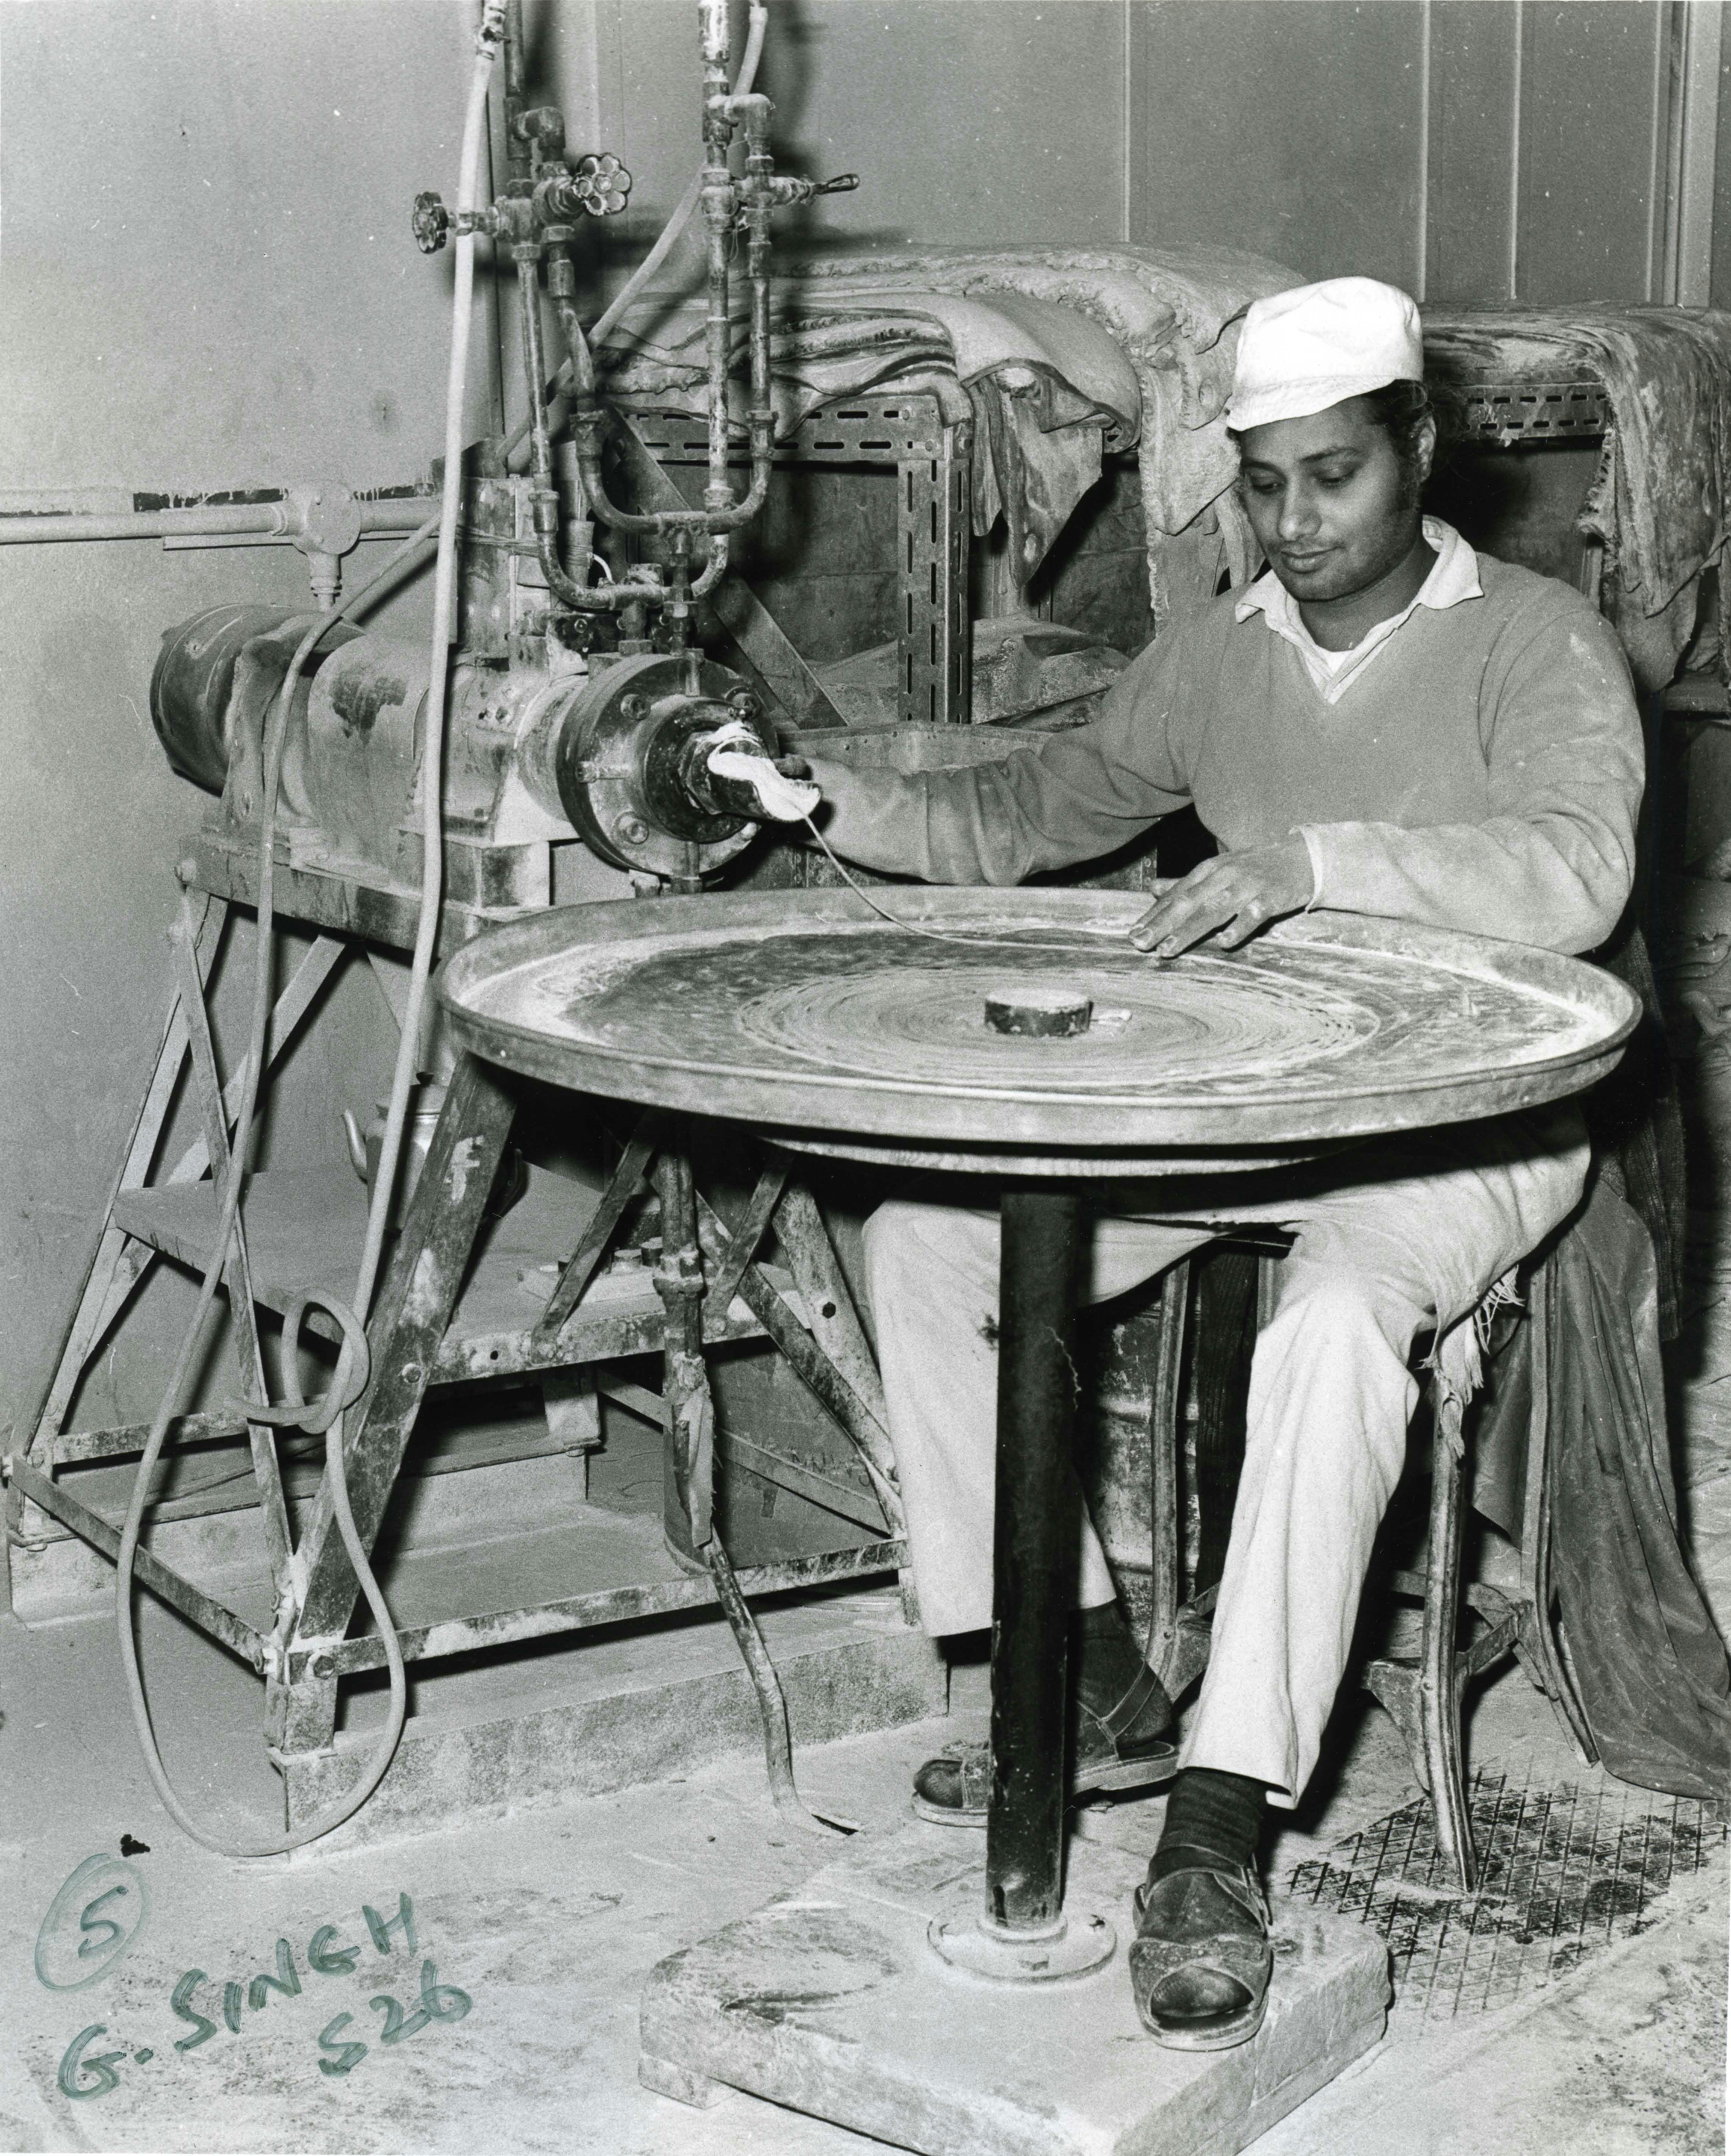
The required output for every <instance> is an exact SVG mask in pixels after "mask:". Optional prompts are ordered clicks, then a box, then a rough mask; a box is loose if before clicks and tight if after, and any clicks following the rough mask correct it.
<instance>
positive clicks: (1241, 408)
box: [1226, 277, 1425, 434]
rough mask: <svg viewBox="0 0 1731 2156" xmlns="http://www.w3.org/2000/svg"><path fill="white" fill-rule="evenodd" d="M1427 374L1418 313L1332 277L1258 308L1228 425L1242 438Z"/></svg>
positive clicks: (1399, 300) (1393, 291)
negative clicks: (1257, 429) (1255, 429)
mask: <svg viewBox="0 0 1731 2156" xmlns="http://www.w3.org/2000/svg"><path fill="white" fill-rule="evenodd" d="M1424 372H1425V346H1424V339H1423V336H1422V335H1421V334H1420V329H1419V311H1418V309H1417V308H1416V307H1415V305H1413V303H1412V301H1411V300H1410V299H1409V298H1408V297H1407V295H1406V294H1405V292H1403V291H1401V290H1400V289H1399V287H1398V286H1396V285H1379V284H1378V282H1377V281H1376V280H1375V279H1374V277H1330V278H1328V280H1326V281H1325V282H1323V284H1320V285H1299V286H1298V287H1297V290H1293V291H1291V292H1276V293H1275V294H1274V295H1272V296H1271V298H1269V299H1266V300H1253V301H1252V302H1251V306H1250V310H1249V311H1248V312H1247V313H1246V316H1245V318H1244V328H1243V330H1242V331H1241V332H1240V336H1239V340H1238V365H1237V367H1236V370H1235V372H1234V375H1233V377H1232V401H1231V402H1230V404H1228V406H1227V407H1226V424H1227V425H1228V426H1229V427H1231V428H1234V429H1236V430H1237V431H1238V432H1239V433H1240V434H1243V433H1244V432H1245V431H1246V429H1249V428H1251V427H1266V426H1268V425H1269V424H1271V423H1272V422H1273V421H1274V420H1276V419H1303V418H1308V417H1309V415H1310V414H1311V413H1312V412H1326V411H1327V410H1328V407H1329V406H1330V405H1331V404H1338V403H1342V402H1343V400H1344V399H1345V398H1348V397H1362V396H1364V394H1365V393H1366V392H1367V391H1369V390H1372V389H1382V388H1386V387H1387V385H1388V384H1389V382H1417V381H1420V380H1422V379H1423V377H1424Z"/></svg>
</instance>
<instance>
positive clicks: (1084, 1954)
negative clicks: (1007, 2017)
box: [926, 1909, 1118, 1984]
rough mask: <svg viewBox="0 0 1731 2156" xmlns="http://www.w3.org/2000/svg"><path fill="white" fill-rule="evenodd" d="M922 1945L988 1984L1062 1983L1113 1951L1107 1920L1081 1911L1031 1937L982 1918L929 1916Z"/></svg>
mask: <svg viewBox="0 0 1731 2156" xmlns="http://www.w3.org/2000/svg"><path fill="white" fill-rule="evenodd" d="M926 1943H927V1945H928V1946H929V1947H930V1948H931V1949H932V1953H935V1954H936V1955H937V1958H938V1959H939V1960H940V1961H942V1962H945V1963H948V1965H949V1967H950V1968H952V1969H960V1970H961V1971H962V1973H963V1975H965V1976H979V1977H984V1978H985V1979H986V1980H987V1981H988V1982H989V1983H992V1984H1061V1983H1062V1982H1063V1981H1064V1979H1065V1978H1066V1977H1072V1976H1086V1975H1089V1974H1091V1973H1092V1971H1093V1970H1095V1969H1103V1968H1104V1967H1105V1966H1106V1964H1107V1962H1109V1961H1110V1960H1111V1959H1112V1956H1113V1955H1114V1954H1115V1953H1117V1950H1118V1935H1117V1930H1116V1929H1115V1928H1114V1927H1113V1925H1112V1922H1110V1920H1109V1919H1108V1918H1107V1917H1102V1916H1101V1915H1099V1914H1098V1913H1097V1912H1090V1911H1087V1910H1082V1909H1077V1910H1068V1911H1066V1912H1065V1916H1064V1919H1063V1922H1062V1925H1061V1928H1058V1929H1056V1930H1055V1931H1054V1932H1053V1933H1052V1934H1051V1936H1050V1938H1016V1937H1015V1936H1014V1933H1009V1932H1000V1931H999V1930H998V1929H997V1928H996V1927H995V1926H990V1925H988V1924H987V1922H986V1921H985V1919H984V1917H973V1919H972V1920H971V1921H970V1920H969V1919H968V1918H967V1917H933V1918H932V1921H931V1922H930V1923H929V1924H927V1927H926Z"/></svg>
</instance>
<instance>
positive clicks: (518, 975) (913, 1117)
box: [443, 888, 1640, 1174]
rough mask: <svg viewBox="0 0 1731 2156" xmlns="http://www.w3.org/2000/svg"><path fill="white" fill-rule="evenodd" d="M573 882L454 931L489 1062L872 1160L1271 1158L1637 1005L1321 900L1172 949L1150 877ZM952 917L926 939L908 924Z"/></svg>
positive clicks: (1562, 1044) (1420, 1106)
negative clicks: (1038, 999) (1138, 886)
mask: <svg viewBox="0 0 1731 2156" xmlns="http://www.w3.org/2000/svg"><path fill="white" fill-rule="evenodd" d="M881 896H882V898H883V900H884V901H885V903H886V906H887V907H888V908H889V909H890V910H891V911H894V912H895V913H896V915H897V916H898V917H899V918H900V919H901V921H906V922H907V923H908V924H909V926H907V927H891V926H890V925H889V924H888V923H887V922H886V921H882V920H880V919H878V918H876V916H873V915H871V914H870V913H869V912H867V911H866V910H865V906H864V904H863V902H862V901H861V900H860V898H859V896H857V895H856V894H855V893H854V892H852V891H797V892H795V891H789V892H777V893H769V894H764V895H761V896H747V895H742V894H737V895H726V896H707V897H702V898H694V899H663V900H660V901H648V902H645V901H636V902H627V903H624V904H616V905H605V906H573V907H568V908H565V909H562V910H561V911H557V912H552V913H547V914H541V915H537V916H536V917H535V918H534V919H532V920H530V921H523V922H521V923H518V924H516V925H513V926H511V927H506V928H501V929H497V930H495V931H494V932H491V934H489V935H486V936H484V937H480V938H479V939H478V940H477V941H476V942H473V943H470V944H469V945H467V946H465V948H464V949H463V950H461V951H460V952H458V953H457V955H456V956H455V957H454V958H453V959H452V960H451V962H450V963H449V966H448V967H447V968H445V972H444V977H443V993H444V1000H445V1003H446V1005H447V1007H448V1008H449V1011H450V1014H451V1018H452V1022H453V1024H454V1026H455V1031H456V1033H457V1035H458V1037H459V1039H460V1040H461V1041H462V1043H463V1045H465V1047H467V1048H469V1049H470V1050H473V1051H474V1052H475V1054H476V1055H480V1056H482V1057H484V1058H485V1059H486V1060H490V1061H492V1062H495V1063H501V1064H503V1065H506V1066H507V1067H509V1068H511V1069H512V1070H521V1071H525V1072H527V1073H529V1074H531V1075H534V1076H536V1077H540V1078H545V1079H550V1080H552V1081H555V1082H556V1083H557V1084H560V1085H564V1086H573V1087H576V1088H578V1089H581V1090H583V1091H588V1092H593V1093H599V1094H603V1095H607V1096H613V1097H615V1098H619V1099H624V1100H629V1101H642V1102H645V1103H650V1104H658V1105H661V1106H669V1107H675V1108H682V1109H686V1110H690V1111H695V1112H697V1113H700V1114H704V1115H713V1116H729V1117H735V1118H738V1119H740V1120H742V1121H747V1122H752V1123H755V1124H758V1125H761V1126H765V1127H769V1128H770V1129H772V1130H775V1131H779V1132H785V1133H786V1134H787V1135H788V1137H789V1138H804V1139H805V1140H807V1141H808V1142H817V1143H818V1144H819V1145H820V1146H821V1147H822V1148H823V1149H824V1150H826V1151H837V1152H843V1151H846V1152H857V1153H860V1154H861V1155H863V1156H865V1157H867V1158H878V1159H886V1160H893V1159H906V1160H908V1161H911V1162H917V1161H927V1162H936V1161H937V1160H938V1159H940V1158H942V1159H943V1160H946V1161H948V1162H949V1163H951V1164H953V1165H957V1166H963V1165H968V1164H970V1163H971V1164H977V1165H979V1166H981V1167H984V1166H986V1165H988V1164H989V1163H998V1164H1000V1165H1007V1164H1009V1163H1010V1162H1011V1161H1012V1159H1014V1158H1019V1157H1022V1156H1025V1157H1026V1158H1025V1161H1024V1163H1023V1164H1025V1165H1029V1166H1031V1165H1033V1164H1034V1156H1035V1155H1038V1156H1041V1157H1042V1164H1044V1165H1045V1167H1046V1168H1048V1170H1049V1171H1050V1170H1054V1169H1056V1170H1061V1172H1066V1173H1078V1172H1080V1173H1097V1174H1098V1173H1128V1172H1132V1171H1133V1170H1135V1171H1140V1172H1147V1171H1148V1170H1151V1169H1161V1168H1164V1169H1168V1170H1173V1169H1178V1168H1210V1169H1219V1168H1230V1167H1234V1166H1237V1167H1243V1168H1251V1167H1258V1166H1264V1165H1266V1164H1268V1163H1270V1162H1271V1160H1272V1159H1275V1158H1282V1157H1284V1158H1292V1157H1294V1156H1295V1155H1297V1154H1302V1153H1303V1152H1315V1151H1317V1150H1320V1149H1324V1148H1326V1147H1328V1146H1329V1145H1330V1144H1332V1143H1335V1142H1340V1141H1343V1140H1348V1139H1351V1138H1355V1137H1364V1136H1368V1135H1370V1134H1373V1133H1375V1132H1388V1131H1397V1130H1405V1129H1411V1128H1415V1127H1420V1126H1423V1125H1430V1124H1436V1123H1449V1122H1464V1121H1466V1120H1468V1119H1471V1118H1475V1117H1479V1116H1490V1115H1497V1114H1502V1113H1504V1112H1506V1111H1509V1110H1512V1109H1516V1108H1521V1107H1527V1106H1533V1104H1535V1103H1538V1102H1540V1101H1551V1100H1555V1099H1557V1098H1559V1097H1560V1096H1564V1095H1565V1094H1569V1093H1574V1092H1577V1091H1579V1090H1580V1089H1581V1088H1583V1087H1584V1086H1589V1085H1590V1084H1591V1083H1592V1082H1593V1081H1594V1080H1595V1079H1596V1078H1599V1077H1600V1076H1602V1075H1604V1073H1605V1071H1607V1070H1610V1068H1611V1067H1612V1066H1613V1065H1615V1062H1616V1060H1617V1058H1618V1056H1619V1055H1620V1054H1621V1048H1622V1044H1623V1043H1624V1042H1625V1041H1626V1039H1627V1038H1628V1036H1629V1034H1630V1033H1631V1030H1632V1029H1633V1027H1634V1025H1635V1024H1636V1019H1637V1018H1638V1017H1639V1014H1640V1007H1639V1005H1638V1004H1637V1002H1636V998H1635V997H1634V996H1633V995H1632V994H1631V993H1630V991H1629V990H1628V989H1627V988H1625V987H1624V986H1623V985H1622V984H1621V983H1620V982H1618V981H1616V980H1615V979H1613V978H1611V977H1610V975H1609V974H1607V973H1601V972H1600V971H1599V970H1598V969H1597V968H1595V967H1591V966H1588V965H1585V964H1583V963H1582V962H1579V960H1576V959H1571V958H1563V957H1557V956H1555V955H1554V953H1552V952H1544V951H1536V950H1533V949H1529V948H1528V947H1525V946H1523V945H1517V944H1512V943H1497V942H1489V941H1487V940H1486V939H1484V938H1481V937H1471V936H1459V935H1452V934H1448V933H1445V932H1441V931H1438V930H1434V929H1425V928H1420V927H1412V926H1409V925H1406V924H1404V923H1400V922H1395V921H1374V920H1368V919H1363V918H1359V917H1358V916H1348V915H1344V914H1327V913H1312V914H1309V915H1305V916H1299V917H1297V918H1295V919H1293V920H1291V921H1286V922H1283V923H1282V924H1280V925H1279V926H1278V927H1276V928H1275V929H1273V930H1272V931H1271V932H1269V933H1268V934H1266V935H1264V936H1261V937H1257V938H1256V940H1255V941H1254V942H1251V943H1250V944H1248V945H1247V946H1246V947H1244V948H1243V949H1241V950H1239V951H1223V950H1217V949H1214V948H1211V947H1205V948H1203V949H1201V950H1199V951H1196V952H1190V953H1189V954H1187V955H1186V956H1184V957H1181V958H1179V959H1177V960H1175V961H1171V962H1161V961H1159V960H1156V959H1153V958H1149V957H1144V956H1143V954H1142V953H1141V952H1138V951H1137V950H1135V949H1134V948H1133V947H1132V946H1131V945H1130V944H1129V943H1128V942H1127V941H1126V938H1125V932H1126V931H1127V929H1128V927H1129V926H1130V924H1131V923H1132V922H1133V921H1135V920H1136V919H1137V918H1138V916H1139V915H1140V914H1141V913H1142V912H1143V911H1144V910H1145V909H1146V906H1147V904H1148V901H1147V898H1146V896H1143V895H1140V894H1132V893H1126V892H1120V891H1073V890H1044V889H1042V890H1035V891H1026V890H1022V891H989V890H977V889H968V890H950V889H926V888H919V889H914V888H906V889H903V888H896V889H891V890H885V891H883V892H882V894H881ZM921 929H923V930H926V931H928V932H930V931H935V932H937V935H939V936H941V937H943V938H944V939H946V940H943V941H937V940H934V937H933V936H932V935H931V934H929V933H928V934H921V933H919V932H917V931H918V930H921ZM1017 984H1022V985H1023V986H1025V988H1028V989H1030V990H1042V991H1045V992H1047V994H1048V997H1050V993H1053V992H1062V993H1066V994H1070V995H1073V996H1074V997H1075V998H1076V999H1079V1000H1081V1001H1084V1002H1086V1003H1088V1004H1092V1016H1091V1018H1090V1019H1089V1020H1088V1022H1087V1026H1086V1031H1084V1032H1081V1033H1080V1034H1073V1035H1068V1036H1066V1037H1060V1038H1042V1037H1032V1038H1030V1037H1026V1036H1024V1035H1020V1034H1005V1033H1004V1032H1000V1031H998V1030H996V1029H994V1026H993V1025H992V1024H988V1022H987V1019H986V1014H985V1006H986V1003H987V1000H988V998H989V996H992V995H994V994H996V995H999V996H1000V997H1001V995H1002V994H1003V993H1004V991H1005V990H1006V988H1014V987H1015V986H1016V985H1017Z"/></svg>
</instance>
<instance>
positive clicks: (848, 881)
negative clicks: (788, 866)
mask: <svg viewBox="0 0 1731 2156" xmlns="http://www.w3.org/2000/svg"><path fill="white" fill-rule="evenodd" d="M801 820H802V822H803V823H804V825H805V828H806V829H807V830H808V831H809V832H810V834H811V835H812V836H813V838H814V839H816V840H817V842H818V844H819V845H820V846H821V847H822V848H823V850H824V852H825V853H826V854H827V855H829V857H830V866H831V867H832V868H834V870H835V873H836V874H837V875H839V876H840V878H841V880H842V881H843V882H844V883H845V885H847V887H848V889H849V890H850V891H852V892H853V894H854V896H855V897H856V898H859V899H861V900H863V901H865V904H866V905H867V906H870V907H871V911H873V912H874V913H875V914H876V916H877V917H878V919H879V920H880V921H888V922H889V924H890V926H891V928H900V929H901V930H902V931H903V932H905V933H906V934H907V935H909V936H923V937H926V938H927V940H928V941H929V942H933V943H954V944H956V945H958V947H960V948H961V949H963V950H964V951H983V950H984V951H1056V952H1061V954H1062V955H1063V956H1064V957H1066V958H1070V957H1075V955H1076V947H1075V946H1074V945H1073V944H1070V943H1022V942H1017V941H1016V940H1015V939H1014V938H1013V937H1009V936H956V935H952V934H950V933H949V932H947V931H946V930H944V929H942V928H927V927H925V926H924V924H923V923H922V922H920V921H904V920H902V919H901V916H899V915H897V914H894V913H891V911H889V910H888V908H887V907H886V906H880V905H879V904H878V902H877V901H876V899H875V898H874V897H873V896H871V892H870V891H867V890H866V888H865V885H863V884H860V883H855V880H854V879H853V878H852V877H851V876H850V875H849V874H848V872H847V870H846V869H845V867H844V866H843V865H842V863H841V861H840V859H839V858H838V857H837V855H836V852H835V848H834V847H833V846H832V845H831V844H830V841H829V840H828V839H826V838H825V837H824V834H823V833H822V832H821V831H820V830H819V829H818V827H817V825H816V824H814V823H813V822H812V820H811V818H810V817H809V816H806V817H804V818H802V819H801ZM1071 933H1072V934H1073V935H1076V936H1110V937H1113V938H1114V939H1115V940H1117V939H1119V938H1122V937H1123V935H1124V931H1123V930H1122V928H1097V927H1095V926H1094V925H1093V924H1092V922H1091V921H1077V923H1076V927H1075V928H1074V929H1073V930H1072V931H1071Z"/></svg>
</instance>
